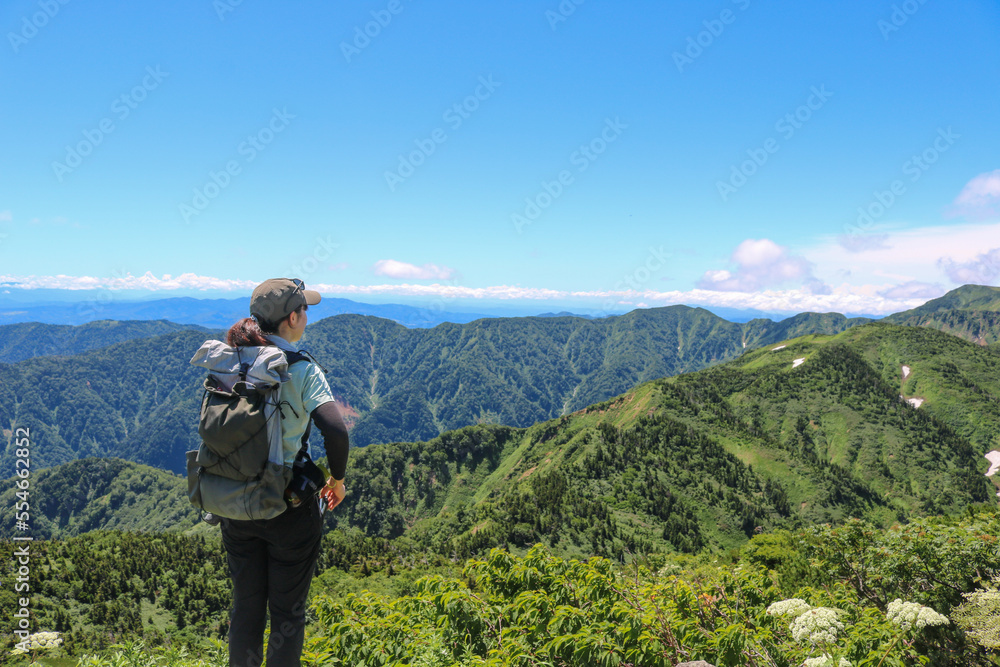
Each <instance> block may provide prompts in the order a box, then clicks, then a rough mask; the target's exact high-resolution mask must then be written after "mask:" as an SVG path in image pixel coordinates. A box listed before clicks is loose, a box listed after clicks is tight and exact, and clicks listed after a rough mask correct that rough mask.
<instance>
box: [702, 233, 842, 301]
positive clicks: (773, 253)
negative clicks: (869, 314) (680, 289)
mask: <svg viewBox="0 0 1000 667" xmlns="http://www.w3.org/2000/svg"><path fill="white" fill-rule="evenodd" d="M729 259H730V261H731V262H732V263H733V264H735V265H736V270H735V271H734V272H730V271H726V270H717V271H706V272H705V274H704V275H703V276H702V277H701V280H699V281H698V287H699V288H700V289H704V290H714V291H720V292H756V291H758V290H760V289H762V288H765V287H773V286H775V285H781V284H784V283H789V282H804V283H805V284H806V286H807V289H808V290H809V291H810V292H815V293H817V294H820V293H825V292H827V291H828V290H829V287H828V286H826V285H824V284H823V283H821V282H820V281H818V280H816V278H815V277H814V276H813V275H812V266H811V265H810V263H809V262H808V261H807V260H806V259H805V258H803V257H799V256H796V255H792V254H790V253H789V252H788V248H786V247H784V246H780V245H778V244H777V243H775V242H774V241H772V240H770V239H760V240H758V239H747V240H746V241H743V242H742V243H740V244H739V245H738V246H737V247H736V250H734V251H733V254H732V255H731V256H730V258H729Z"/></svg>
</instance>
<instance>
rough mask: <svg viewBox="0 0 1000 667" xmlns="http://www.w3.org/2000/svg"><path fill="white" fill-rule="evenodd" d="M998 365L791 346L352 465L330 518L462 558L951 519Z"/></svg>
mask: <svg viewBox="0 0 1000 667" xmlns="http://www.w3.org/2000/svg"><path fill="white" fill-rule="evenodd" d="M776 347H777V346H776ZM796 359H804V361H803V362H802V363H801V364H800V365H798V366H796V367H794V368H793V362H794V361H795V360H796ZM998 364H1000V358H997V357H996V356H995V355H994V354H992V353H990V352H988V351H986V350H982V349H981V348H978V347H976V346H974V345H971V344H969V343H967V342H964V341H962V340H960V339H957V338H955V337H952V336H948V335H946V334H943V333H940V332H936V331H931V330H926V329H920V328H907V327H898V326H892V325H884V324H872V325H868V326H865V327H859V328H855V329H851V330H849V331H847V332H845V333H842V334H840V335H838V336H833V337H825V336H809V337H805V338H800V339H796V340H793V341H789V342H788V343H787V344H786V345H785V347H783V348H782V349H780V350H772V349H770V348H765V349H762V350H758V351H756V352H753V353H749V354H747V355H744V357H742V358H741V359H739V360H737V361H733V362H729V363H726V364H721V365H719V366H716V367H713V368H711V369H707V370H703V371H699V372H697V373H692V374H688V375H682V376H679V377H675V378H669V379H665V380H657V381H654V382H650V383H646V384H643V385H641V386H639V387H637V388H635V389H634V390H632V391H630V392H628V393H626V394H624V395H622V396H620V397H618V398H616V399H613V400H612V401H607V402H605V403H602V404H597V405H594V406H591V407H589V408H587V409H585V410H582V411H578V412H575V413H573V414H571V415H567V416H564V417H562V418H559V419H557V420H552V421H549V422H544V423H540V424H537V425H535V426H533V427H531V428H529V429H525V430H520V429H510V428H505V427H489V426H480V427H469V428H465V429H461V430H460V431H456V432H452V433H448V434H445V435H444V436H442V437H441V438H438V439H435V440H433V441H431V442H429V443H426V444H394V445H386V446H380V447H378V448H375V449H368V450H365V451H361V452H356V453H355V454H354V455H353V460H352V464H351V472H350V473H349V475H350V477H351V480H352V482H351V485H350V486H351V489H352V493H351V496H350V497H349V498H348V500H347V501H346V502H345V507H344V510H343V511H342V512H338V513H336V515H335V517H336V520H337V521H340V522H344V523H346V524H349V525H356V526H360V527H362V528H364V529H365V530H366V531H367V532H369V533H370V534H376V535H383V536H386V537H392V536H396V535H402V534H404V533H405V534H408V535H412V536H414V537H419V538H421V539H426V540H428V541H429V542H430V543H432V544H434V543H435V541H437V542H440V541H444V542H445V543H447V545H448V547H449V548H451V549H454V550H455V551H456V552H458V553H460V554H466V553H473V552H475V551H477V550H478V549H479V548H482V547H485V546H487V545H494V544H513V545H522V546H524V545H529V544H532V543H534V542H535V541H542V542H545V543H548V544H552V545H562V546H563V547H565V548H566V549H568V550H569V552H571V553H573V552H576V551H579V552H580V553H584V552H587V553H589V552H594V553H605V554H609V555H618V554H620V553H621V551H622V550H624V549H631V550H633V551H636V550H639V551H642V550H648V548H649V547H650V546H652V547H654V548H676V549H681V550H691V549H697V548H698V547H699V546H702V545H709V544H715V545H732V544H737V543H739V542H740V541H742V540H744V539H746V537H747V536H749V535H750V534H752V532H753V531H754V530H755V529H756V528H757V527H758V526H761V527H764V528H766V527H770V526H776V525H781V526H785V525H798V524H807V523H813V522H817V521H830V520H839V519H842V518H845V517H847V516H867V517H870V518H872V519H874V520H876V521H879V522H886V521H889V520H892V519H895V518H904V517H909V516H913V515H915V514H923V513H935V512H952V511H956V510H958V509H961V508H962V507H963V506H965V505H966V504H967V503H970V502H983V501H987V500H989V499H990V498H991V497H992V495H993V489H992V486H991V485H990V484H989V482H988V480H987V479H986V478H985V477H983V476H982V472H983V471H984V470H985V468H986V467H987V466H986V464H985V461H984V459H983V458H982V455H983V453H984V452H986V451H988V449H990V448H992V447H993V446H994V444H995V443H996V440H997V437H998V436H1000V374H998V373H997V371H998V370H1000V367H998ZM903 365H906V366H908V367H909V368H910V373H909V375H908V376H907V379H906V381H905V382H904V381H902V379H901V377H902V374H901V368H902V366H903ZM901 393H902V394H903V396H904V397H905V398H915V397H917V396H919V397H922V398H925V402H924V403H923V404H922V405H921V407H919V408H914V407H913V406H912V405H911V404H909V403H907V402H906V401H905V400H903V399H901V398H900V394H901ZM456 535H457V537H455V536H456Z"/></svg>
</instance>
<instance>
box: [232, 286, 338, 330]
mask: <svg viewBox="0 0 1000 667" xmlns="http://www.w3.org/2000/svg"><path fill="white" fill-rule="evenodd" d="M321 298H322V297H320V295H319V292H316V291H313V290H308V289H306V284H305V283H304V282H302V281H301V280H299V279H298V278H271V279H270V280H265V281H264V282H262V283H261V284H260V285H257V287H256V288H255V289H254V291H253V294H252V295H251V296H250V314H251V315H252V316H254V317H255V318H256V319H257V320H258V322H259V321H260V320H263V321H264V322H267V323H269V324H276V323H277V322H279V321H281V320H282V318H284V317H286V316H287V315H288V314H289V313H291V312H292V311H293V310H295V309H296V308H298V307H300V306H305V305H309V306H315V305H316V304H317V303H319V302H320V299H321Z"/></svg>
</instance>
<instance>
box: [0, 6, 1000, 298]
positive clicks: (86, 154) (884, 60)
mask: <svg viewBox="0 0 1000 667" xmlns="http://www.w3.org/2000/svg"><path fill="white" fill-rule="evenodd" d="M0 27H2V29H3V33H4V40H3V42H4V43H3V44H0V82H2V86H3V90H4V91H5V93H6V94H5V95H3V96H2V99H0V116H2V118H3V120H4V122H3V123H0V146H2V152H0V156H2V157H0V282H3V283H5V284H6V289H7V290H15V289H32V288H61V289H67V290H83V289H105V290H107V289H110V290H120V289H121V290H128V294H130V295H135V294H145V295H155V296H172V295H204V296H213V297H214V296H220V295H224V296H225V295H228V296H232V297H236V296H245V295H246V294H247V293H248V292H249V290H250V289H252V287H253V285H255V284H256V283H257V282H259V281H261V280H264V279H266V278H269V277H273V276H279V275H286V276H290V277H292V276H298V277H302V278H303V279H304V280H305V281H306V282H307V284H309V286H310V287H315V288H317V289H319V290H320V291H321V292H322V293H323V294H328V295H331V296H343V297H347V298H352V299H355V300H359V301H370V302H378V301H382V302H385V301H392V302H400V303H411V304H414V305H423V304H427V303H429V302H436V303H443V304H445V305H447V304H449V303H451V304H455V305H465V306H467V305H469V304H473V305H475V304H483V305H484V306H485V305H504V304H510V305H520V306H523V307H526V308H531V309H535V310H537V311H538V312H542V311H546V310H553V309H561V308H568V309H576V310H588V309H589V310H615V311H622V310H629V309H631V308H633V307H642V306H659V305H669V304H672V303H689V304H692V305H712V306H725V307H733V308H758V309H761V310H767V311H772V312H773V311H785V312H795V311H804V310H819V311H839V312H849V313H869V314H878V313H888V312H893V311H897V310H902V309H905V308H908V307H912V306H915V305H918V304H919V303H922V302H923V301H926V300H927V299H929V298H933V297H935V296H939V295H941V294H943V293H944V292H945V291H947V290H949V289H952V288H954V287H956V286H958V285H961V284H964V283H968V282H974V283H981V284H998V283H1000V205H998V202H1000V132H998V131H997V126H996V119H997V118H998V117H1000V108H998V107H1000V104H998V102H1000V85H998V84H1000V40H998V39H997V35H998V34H1000V5H998V4H997V3H996V2H992V1H989V2H988V1H985V0H956V1H954V2H950V3H944V2H941V1H940V0H924V1H923V2H921V1H920V0H907V1H906V2H898V1H896V2H890V1H876V2H872V1H870V0H869V1H866V2H861V1H856V0H847V1H845V2H839V3H812V2H805V3H802V2H791V1H785V2H777V3H775V2H772V3H764V2H761V1H760V0H718V1H711V2H709V1H705V2H688V3H661V2H646V1H643V2H638V1H636V2H617V3H610V2H606V1H604V2H602V1H600V0H563V1H562V2H561V3H560V2H559V1H558V0H537V1H514V2H506V3H460V2H452V1H442V2H423V1H421V0H378V1H366V2H356V3H320V2H311V1H309V2H298V3H288V4H281V5H279V4H277V3H265V2H262V1H261V0H242V2H238V3H237V2H236V0H216V1H214V2H213V1H212V0H197V1H195V0H191V1H188V2H183V3H178V4H177V5H173V6H172V5H166V4H163V5H162V6H148V5H144V4H138V3H132V2H111V1H101V2H81V1H79V0H68V1H66V2H60V0H41V1H39V0H33V1H22V0H15V1H12V2H7V3H5V4H4V7H3V9H2V10H0Z"/></svg>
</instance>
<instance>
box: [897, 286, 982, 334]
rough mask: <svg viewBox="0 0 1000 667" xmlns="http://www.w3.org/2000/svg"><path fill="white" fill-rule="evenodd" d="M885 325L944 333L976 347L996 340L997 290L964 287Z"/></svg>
mask: <svg viewBox="0 0 1000 667" xmlns="http://www.w3.org/2000/svg"><path fill="white" fill-rule="evenodd" d="M885 321H886V322H892V323H893V324H903V325H907V326H918V327H928V328H931V329H938V330H940V331H946V332H948V333H950V334H953V335H955V336H959V337H960V338H964V339H966V340H969V341H972V342H973V343H977V344H979V345H989V344H992V343H996V342H998V341H1000V287H988V286H986V285H964V286H963V287H959V288H958V289H954V290H952V291H950V292H948V293H947V294H945V295H944V296H942V297H940V298H938V299H932V300H930V301H928V302H927V303H925V304H924V305H922V306H920V307H918V308H914V309H912V310H907V311H904V312H901V313H895V314H893V315H890V316H888V317H886V318H885Z"/></svg>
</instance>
